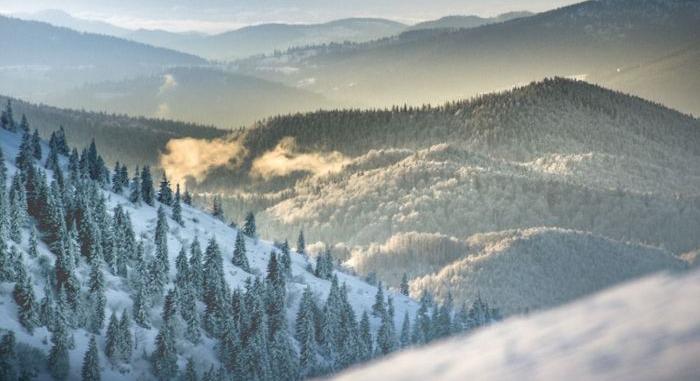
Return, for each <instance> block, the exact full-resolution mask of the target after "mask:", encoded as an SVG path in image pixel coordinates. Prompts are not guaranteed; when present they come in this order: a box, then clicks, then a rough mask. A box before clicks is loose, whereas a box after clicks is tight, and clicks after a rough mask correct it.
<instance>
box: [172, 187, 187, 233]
mask: <svg viewBox="0 0 700 381" xmlns="http://www.w3.org/2000/svg"><path fill="white" fill-rule="evenodd" d="M172 205H173V214H172V217H173V221H175V222H177V223H178V224H179V225H180V226H185V222H184V221H183V220H182V204H181V203H180V184H177V185H176V186H175V198H174V199H173V202H172Z"/></svg>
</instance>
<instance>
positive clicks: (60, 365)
mask: <svg viewBox="0 0 700 381" xmlns="http://www.w3.org/2000/svg"><path fill="white" fill-rule="evenodd" d="M51 344H52V345H51V350H50V351H49V359H48V367H49V373H50V374H51V377H53V378H54V380H59V381H62V380H65V379H67V378H68V373H69V372H70V359H69V358H68V347H69V342H68V332H67V327H66V326H65V325H63V324H61V323H60V321H58V324H56V328H55V329H54V331H53V334H52V335H51Z"/></svg>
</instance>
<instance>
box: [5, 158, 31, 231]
mask: <svg viewBox="0 0 700 381" xmlns="http://www.w3.org/2000/svg"><path fill="white" fill-rule="evenodd" d="M8 199H9V213H10V214H9V227H10V231H9V234H10V239H12V240H13V241H15V242H19V241H20V240H21V239H22V227H23V226H24V225H25V223H26V220H27V214H28V211H27V195H26V193H25V187H24V182H23V181H22V174H21V173H19V172H17V173H15V175H14V176H13V177H12V184H11V185H10V191H9V195H8Z"/></svg>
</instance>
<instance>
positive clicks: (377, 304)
mask: <svg viewBox="0 0 700 381" xmlns="http://www.w3.org/2000/svg"><path fill="white" fill-rule="evenodd" d="M385 313H386V306H385V304H384V289H383V287H382V282H381V281H380V282H379V284H378V285H377V293H376V294H375V296H374V304H373V305H372V316H374V317H378V318H382V317H383V316H384V314H385Z"/></svg>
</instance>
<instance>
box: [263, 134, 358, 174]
mask: <svg viewBox="0 0 700 381" xmlns="http://www.w3.org/2000/svg"><path fill="white" fill-rule="evenodd" d="M349 162H350V160H349V159H348V158H346V157H345V156H343V155H342V154H341V153H340V152H331V153H297V152H296V143H295V141H294V138H292V137H286V138H284V139H282V140H281V141H280V142H279V144H277V146H276V147H275V149H273V150H272V151H268V152H266V153H265V154H263V155H262V156H260V157H259V158H257V159H255V161H253V166H252V168H251V172H250V174H251V176H255V177H260V178H263V179H265V180H269V179H271V178H273V177H280V176H286V175H289V174H291V173H293V172H309V173H311V174H313V175H316V176H319V175H325V174H327V173H335V172H339V171H340V170H341V169H342V168H343V165H345V164H347V163H349Z"/></svg>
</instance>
